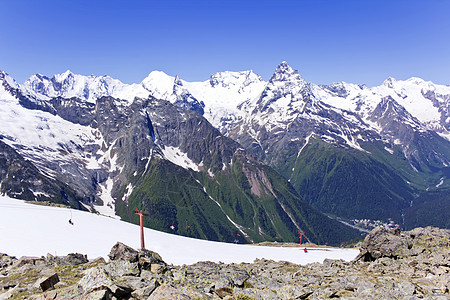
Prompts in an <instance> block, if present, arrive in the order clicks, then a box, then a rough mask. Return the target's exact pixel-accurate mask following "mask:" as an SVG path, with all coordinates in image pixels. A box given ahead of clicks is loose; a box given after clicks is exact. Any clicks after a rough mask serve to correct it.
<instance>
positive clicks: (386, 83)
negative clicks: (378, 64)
mask: <svg viewBox="0 0 450 300" xmlns="http://www.w3.org/2000/svg"><path fill="white" fill-rule="evenodd" d="M396 82H397V80H396V79H395V78H393V77H390V76H389V77H388V78H386V80H385V81H383V83H382V84H383V85H384V86H387V87H389V88H393V87H394V83H396Z"/></svg>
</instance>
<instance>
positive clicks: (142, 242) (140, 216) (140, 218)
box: [139, 214, 145, 249]
mask: <svg viewBox="0 0 450 300" xmlns="http://www.w3.org/2000/svg"><path fill="white" fill-rule="evenodd" d="M142 216H143V215H142V214H139V221H140V223H141V249H145V242H144V224H143V222H142Z"/></svg>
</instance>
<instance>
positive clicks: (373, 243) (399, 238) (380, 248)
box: [356, 227, 450, 265]
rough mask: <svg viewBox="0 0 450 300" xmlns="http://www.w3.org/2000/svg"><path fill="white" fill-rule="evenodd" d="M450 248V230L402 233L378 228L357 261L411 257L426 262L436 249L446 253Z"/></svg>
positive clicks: (427, 228)
mask: <svg viewBox="0 0 450 300" xmlns="http://www.w3.org/2000/svg"><path fill="white" fill-rule="evenodd" d="M449 248H450V230H448V229H439V228H437V227H426V228H420V227H419V228H416V229H414V230H411V231H406V232H401V231H400V229H393V230H387V229H386V228H384V227H377V228H375V229H373V230H372V231H371V232H370V233H369V235H367V236H366V238H365V239H364V242H363V243H362V245H361V252H360V254H359V255H358V257H357V258H356V260H360V261H375V260H377V259H379V258H392V259H400V258H411V257H420V258H422V260H424V259H427V258H430V256H431V255H432V254H433V253H434V252H435V251H436V249H441V251H444V252H445V249H447V252H448V250H449ZM448 257H450V256H448ZM449 259H450V258H449ZM449 262H450V260H449ZM449 265H450V264H449Z"/></svg>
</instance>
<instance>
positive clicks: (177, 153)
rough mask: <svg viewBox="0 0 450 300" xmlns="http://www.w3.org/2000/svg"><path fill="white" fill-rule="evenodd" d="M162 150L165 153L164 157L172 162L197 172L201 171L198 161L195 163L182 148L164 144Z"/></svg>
mask: <svg viewBox="0 0 450 300" xmlns="http://www.w3.org/2000/svg"><path fill="white" fill-rule="evenodd" d="M162 152H163V154H164V157H165V158H166V159H167V160H169V161H170V162H172V163H174V164H176V165H178V166H180V167H182V168H184V169H191V170H194V171H196V172H198V171H199V166H198V165H197V164H196V163H194V162H193V161H192V160H191V159H190V158H189V157H188V155H187V154H186V153H184V152H183V151H181V150H180V148H178V147H172V146H164V149H162Z"/></svg>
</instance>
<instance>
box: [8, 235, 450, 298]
mask: <svg viewBox="0 0 450 300" xmlns="http://www.w3.org/2000/svg"><path fill="white" fill-rule="evenodd" d="M109 259H110V261H109V262H106V261H105V260H104V259H103V258H98V259H95V260H93V261H88V260H87V259H86V257H85V256H84V255H82V254H69V255H67V256H65V257H54V256H52V255H50V254H48V255H47V257H40V258H39V257H22V258H20V259H16V258H15V257H12V256H8V255H6V254H0V289H1V290H0V300H1V299H23V298H26V299H320V298H343V299H450V230H446V229H438V228H434V227H427V228H416V229H414V230H411V231H408V232H400V230H391V231H387V230H386V229H384V228H382V227H379V228H376V229H374V230H372V231H371V232H370V234H369V235H368V236H367V237H366V238H365V240H364V242H363V244H362V246H361V252H360V254H359V255H358V257H357V258H356V259H355V260H354V261H353V262H345V261H343V260H325V261H324V262H323V263H322V264H319V263H313V264H308V265H296V264H292V263H288V262H275V261H269V260H264V259H263V260H256V261H255V262H253V263H251V264H248V263H243V264H222V263H212V262H199V263H196V264H193V265H188V266H187V265H183V266H173V265H167V264H166V263H165V262H164V261H163V260H162V258H161V257H160V256H159V255H158V254H157V253H154V252H151V251H148V250H140V251H137V250H134V249H132V248H130V247H128V246H126V245H124V244H122V243H117V244H116V245H114V247H113V248H112V249H111V252H110V254H109Z"/></svg>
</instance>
